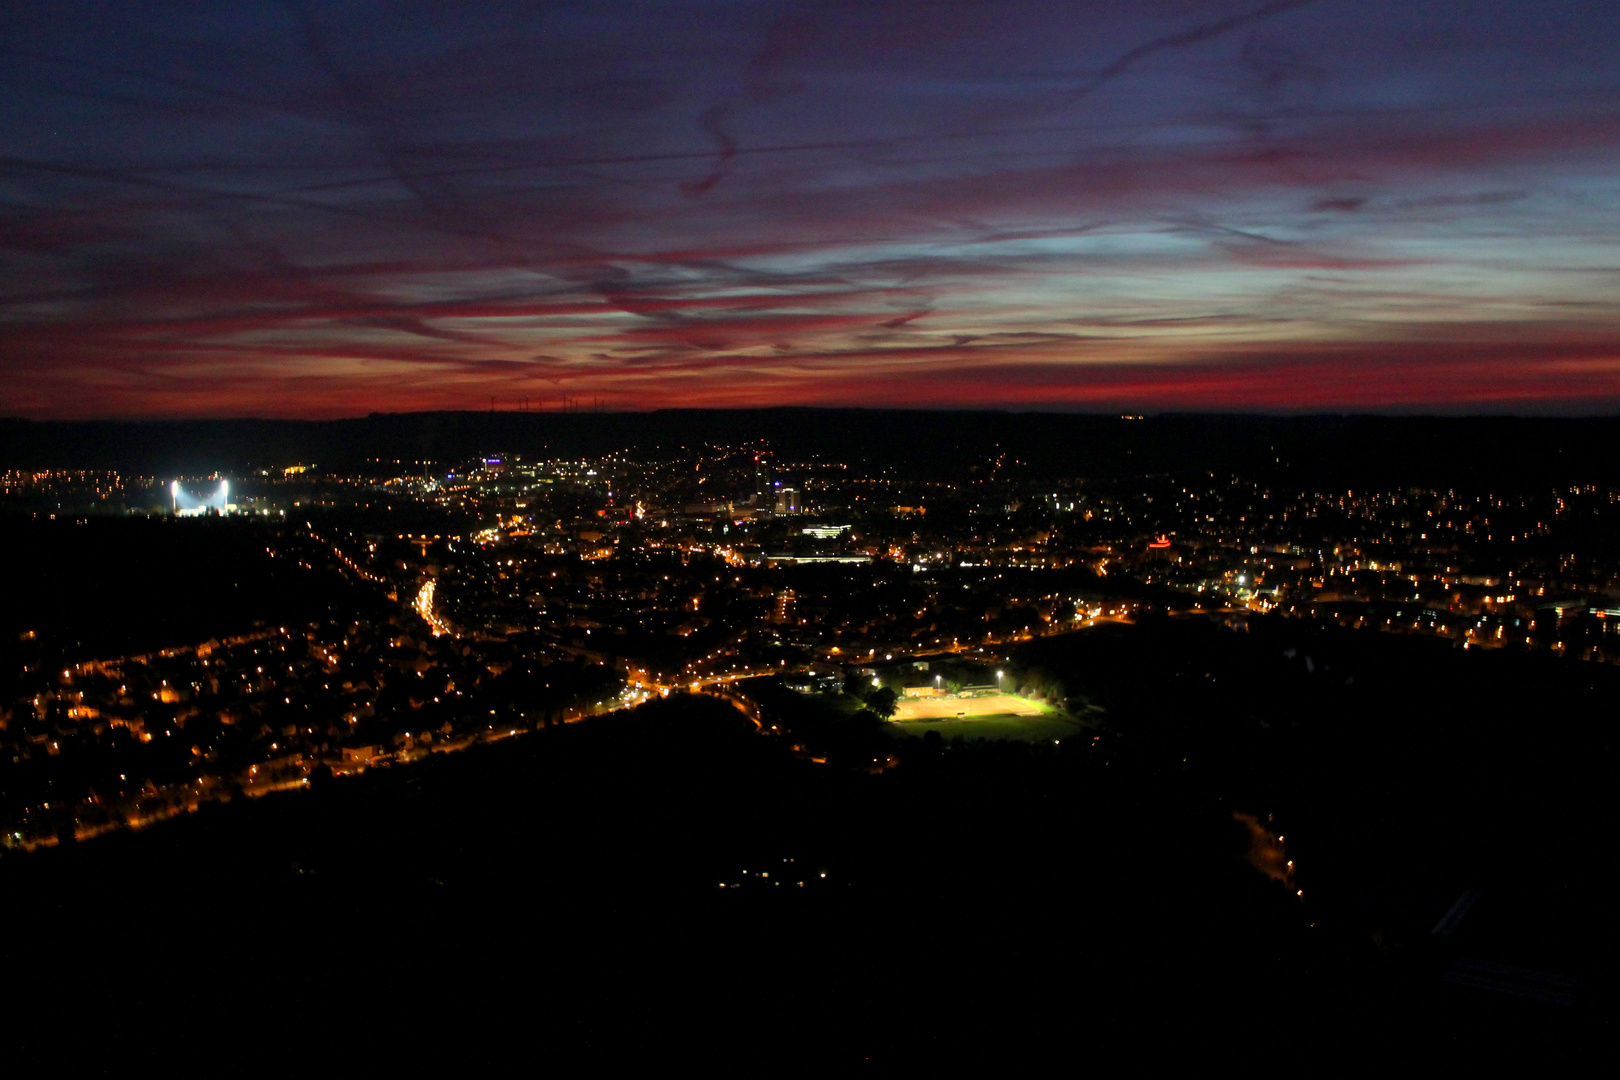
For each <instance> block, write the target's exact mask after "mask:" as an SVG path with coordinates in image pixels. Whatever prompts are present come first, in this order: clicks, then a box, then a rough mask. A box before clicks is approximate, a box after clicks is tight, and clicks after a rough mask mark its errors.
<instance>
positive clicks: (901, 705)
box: [894, 694, 1051, 720]
mask: <svg viewBox="0 0 1620 1080" xmlns="http://www.w3.org/2000/svg"><path fill="white" fill-rule="evenodd" d="M1050 711H1051V710H1049V709H1047V708H1045V707H1043V706H1040V705H1037V704H1035V703H1034V702H1033V701H1029V700H1027V699H1025V698H1021V697H1016V696H1014V695H1012V694H997V695H996V696H995V697H981V698H963V699H961V700H959V701H952V700H950V699H949V698H903V699H901V700H900V701H897V702H895V708H894V718H895V719H896V720H942V719H946V718H955V716H956V715H957V714H958V713H966V714H967V715H968V716H970V717H972V716H1042V715H1045V714H1046V713H1048V712H1050Z"/></svg>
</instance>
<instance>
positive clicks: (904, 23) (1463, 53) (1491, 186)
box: [0, 0, 1620, 418]
mask: <svg viewBox="0 0 1620 1080" xmlns="http://www.w3.org/2000/svg"><path fill="white" fill-rule="evenodd" d="M0 51H3V53H4V55H3V57H0V131H3V132H4V139H3V141H0V414H5V415H15V416H28V417H37V418H78V417H91V416H133V417H141V416H154V417H155V416H205V415H206V416H236V415H258V416H287V417H326V416H343V415H356V414H363V413H366V412H370V411H374V410H393V411H398V410H412V409H429V408H433V409H438V408H454V409H463V408H472V409H486V408H488V407H489V405H490V399H491V398H494V399H495V403H496V405H497V407H499V408H502V409H513V408H517V407H518V405H519V403H520V401H522V400H523V399H525V398H527V399H528V401H529V403H530V405H531V407H533V408H536V409H538V408H547V409H556V408H558V407H559V404H560V403H561V402H562V400H563V395H565V394H568V395H572V396H573V397H574V398H576V399H577V400H579V401H580V402H581V403H586V404H588V403H592V402H595V401H598V400H599V401H600V402H601V403H602V405H603V406H604V407H607V408H615V409H617V408H632V409H643V408H654V407H660V406H683V405H693V406H696V405H702V406H753V405H779V404H826V405H872V406H919V407H920V406H974V407H1009V408H1028V407H1034V408H1047V409H1083V410H1116V409H1118V410H1165V409H1177V410H1185V409H1218V410H1283V411H1287V410H1304V411H1323V410H1334V411H1338V410H1366V409H1376V410H1392V411H1417V412H1427V411H1444V412H1537V413H1561V412H1568V413H1589V412H1614V411H1617V410H1620V347H1617V344H1616V343H1617V341H1620V336H1617V331H1620V298H1617V292H1616V286H1617V285H1620V213H1617V211H1620V170H1617V168H1616V167H1617V165H1620V4H1616V3H1614V2H1613V0H1543V2H1539V3H1532V2H1530V0H1436V2H1428V0H1317V2H1310V0H1275V2H1271V3H1265V2H1259V0H1230V2H1229V0H1069V2H1064V3H1035V2H1030V3H1023V2H1018V0H995V2H987V3H955V2H948V0H910V2H884V0H850V2H829V3H820V2H818V3H767V2H761V0H746V2H736V3H718V2H715V3H695V2H687V3H659V2H645V0H638V2H634V3H629V2H624V3H608V2H601V0H598V2H595V3H544V2H523V3H519V2H516V0H478V2H476V3H462V4H449V3H432V4H428V3H412V2H395V3H360V2H356V3H347V2H336V0H333V2H320V3H315V2H305V0H284V2H282V3H268V2H267V3H251V2H232V0H215V2H207V3H202V2H196V0H187V2H184V3H161V2H139V3H123V4H115V3H107V4H79V3H63V2H61V0H55V2H51V3H45V2H37V3H29V2H19V3H8V4H6V5H5V6H4V7H3V8H0Z"/></svg>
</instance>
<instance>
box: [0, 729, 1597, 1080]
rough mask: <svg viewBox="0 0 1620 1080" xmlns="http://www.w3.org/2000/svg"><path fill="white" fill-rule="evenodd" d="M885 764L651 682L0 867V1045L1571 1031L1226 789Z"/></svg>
mask: <svg viewBox="0 0 1620 1080" xmlns="http://www.w3.org/2000/svg"><path fill="white" fill-rule="evenodd" d="M909 746H910V752H909V753H908V754H907V756H906V757H905V759H904V760H903V761H902V762H901V764H900V765H899V766H898V767H897V768H894V769H892V770H890V771H888V772H885V773H882V774H880V775H868V774H866V773H861V772H851V771H847V770H841V769H837V768H833V767H829V766H821V765H816V764H814V763H811V762H807V761H803V760H798V759H795V758H794V757H792V756H791V755H790V754H789V753H788V752H787V748H786V745H785V743H784V741H783V740H777V739H770V738H765V737H761V736H759V735H756V734H754V732H753V728H752V725H750V724H748V723H747V722H745V721H743V720H742V719H741V717H740V716H739V715H738V714H737V713H736V712H735V711H734V710H732V709H731V708H730V707H729V706H727V705H724V704H723V703H719V702H716V701H712V700H709V699H703V698H681V697H677V698H674V699H671V700H670V701H668V702H663V703H659V704H655V705H653V706H650V707H646V708H643V709H641V710H638V711H636V712H635V713H632V714H616V715H614V716H611V717H607V718H604V719H601V720H598V721H593V722H588V723H583V724H578V725H572V726H568V727H564V728H560V729H550V730H546V731H543V732H538V733H535V734H531V735H527V736H523V737H521V738H519V739H514V740H508V741H506V742H504V743H501V744H497V745H493V746H489V747H486V748H483V749H480V750H475V751H470V752H466V753H462V754H456V755H449V756H445V757H436V758H435V759H434V760H433V761H431V762H429V763H426V764H424V765H422V766H419V767H415V768H401V769H393V770H384V771H373V772H371V773H368V774H366V775H365V776H363V777H360V778H356V779H341V780H336V781H330V780H329V781H325V782H324V783H318V784H317V785H316V788H317V789H316V790H314V791H313V792H311V793H308V794H306V795H298V794H294V795H290V796H271V797H268V798H265V799H263V800H258V801H250V802H240V801H239V802H236V803H232V804H228V805H225V806H223V807H221V806H212V807H210V808H208V809H206V810H204V811H203V812H200V813H198V814H197V815H195V816H193V817H191V818H190V819H186V820H183V821H181V822H177V823H174V824H172V825H168V826H161V827H157V828H154V829H152V830H150V831H148V832H146V833H143V834H140V835H133V836H125V837H121V838H116V837H115V838H110V839H107V840H104V841H98V842H94V843H88V844H83V845H77V846H69V847H68V848H65V849H58V850H52V851H46V852H41V853H38V855H36V856H31V857H28V858H7V859H6V860H5V861H4V862H0V897H3V900H0V904H3V915H0V917H3V919H4V924H5V926H6V927H7V932H6V934H5V936H4V938H3V946H0V947H3V950H4V955H3V961H4V963H5V965H6V968H7V970H11V971H28V972H30V973H31V974H30V978H29V979H28V980H27V981H26V984H24V983H21V982H18V981H16V980H14V981H12V983H11V984H10V986H9V987H8V993H10V994H12V995H13V1000H12V1002H11V1003H10V1005H9V1006H8V1015H9V1016H10V1018H11V1019H12V1021H13V1023H14V1027H13V1031H14V1032H20V1033H22V1034H21V1035H20V1036H18V1035H14V1036H13V1048H12V1050H11V1051H10V1053H12V1054H13V1055H14V1060H20V1061H23V1062H27V1063H30V1064H33V1065H34V1066H35V1067H42V1066H44V1065H45V1064H46V1063H51V1064H53V1065H59V1064H62V1063H64V1062H65V1061H69V1060H76V1059H79V1058H83V1057H89V1058H92V1059H95V1060H98V1061H101V1062H111V1063H114V1064H121V1065H126V1066H127V1065H135V1064H145V1063H154V1064H155V1063H159V1062H168V1061H172V1060H175V1059H177V1058H185V1059H187V1060H191V1061H195V1062H198V1063H200V1064H202V1065H203V1067H204V1068H205V1069H211V1070H219V1071H224V1072H233V1071H238V1070H240V1069H241V1068H242V1067H243V1066H244V1065H249V1064H252V1065H254V1066H259V1067H262V1065H263V1064H265V1063H270V1062H276V1063H282V1062H289V1063H290V1062H294V1061H309V1060H328V1061H331V1060H352V1061H355V1062H356V1063H359V1062H366V1063H369V1064H371V1065H373V1066H375V1065H377V1064H380V1063H384V1062H397V1063H401V1064H403V1063H411V1064H412V1065H413V1066H415V1067H422V1066H423V1065H424V1064H425V1063H428V1062H433V1063H437V1064H452V1063H454V1064H456V1065H458V1066H460V1067H463V1068H465V1067H469V1066H471V1067H473V1068H479V1069H482V1068H488V1067H492V1066H496V1065H500V1064H504V1063H505V1062H506V1061H508V1060H509V1055H511V1054H512V1053H514V1052H521V1053H523V1054H526V1055H528V1057H529V1059H530V1060H533V1061H535V1062H536V1063H549V1064H563V1063H570V1062H572V1061H575V1060H581V1058H580V1056H579V1055H582V1054H583V1055H588V1059H589V1060H596V1061H608V1060H614V1059H620V1058H626V1059H628V1058H636V1059H656V1060H663V1061H677V1060H679V1061H687V1060H690V1061H694V1062H698V1063H707V1064H710V1065H712V1066H714V1067H719V1066H720V1065H722V1064H724V1063H725V1062H727V1061H736V1060H739V1059H740V1060H748V1061H752V1062H756V1063H760V1064H762V1065H766V1064H768V1065H769V1067H773V1068H774V1067H783V1066H792V1065H795V1064H803V1063H826V1064H844V1065H854V1064H859V1063H863V1062H871V1063H874V1064H877V1063H885V1064H899V1063H901V1062H906V1063H919V1064H924V1063H937V1064H944V1063H946V1062H953V1063H957V1064H963V1063H975V1064H989V1063H991V1062H1000V1063H1002V1064H1004V1065H1005V1064H1007V1063H1012V1062H1024V1063H1030V1064H1033V1063H1035V1062H1039V1061H1049V1060H1051V1055H1052V1054H1054V1053H1070V1054H1077V1055H1081V1056H1085V1055H1091V1056H1092V1058H1093V1059H1094V1060H1099V1061H1101V1060H1105V1059H1107V1058H1109V1057H1111V1056H1112V1055H1113V1054H1115V1053H1120V1052H1129V1053H1131V1054H1133V1055H1136V1056H1141V1055H1144V1054H1145V1055H1147V1056H1149V1057H1159V1056H1171V1057H1174V1058H1177V1059H1179V1058H1182V1057H1201V1058H1207V1056H1208V1055H1210V1054H1211V1053H1217V1054H1218V1055H1219V1056H1222V1057H1230V1056H1231V1054H1232V1053H1233V1052H1235V1047H1236V1046H1237V1044H1238V1043H1242V1042H1247V1041H1250V1040H1251V1038H1252V1036H1250V1035H1245V1032H1249V1031H1252V1030H1253V1029H1254V1028H1255V1027H1256V1026H1258V1027H1259V1028H1260V1029H1262V1030H1263V1031H1264V1032H1265V1034H1264V1037H1263V1040H1262V1041H1263V1043H1264V1046H1265V1047H1266V1053H1267V1054H1268V1055H1269V1054H1272V1053H1278V1054H1288V1053H1290V1048H1291V1047H1292V1048H1294V1049H1295V1050H1297V1049H1299V1048H1301V1047H1307V1046H1312V1045H1321V1044H1320V1043H1318V1042H1317V1040H1327V1041H1328V1043H1329V1044H1331V1045H1341V1044H1343V1045H1345V1046H1346V1048H1347V1050H1348V1051H1355V1050H1357V1049H1365V1050H1368V1051H1374V1050H1375V1047H1376V1046H1378V1045H1382V1046H1389V1045H1395V1044H1397V1042H1398V1044H1399V1045H1402V1046H1403V1047H1407V1048H1408V1049H1407V1052H1408V1053H1410V1052H1411V1049H1410V1048H1411V1047H1412V1045H1413V1044H1412V1043H1411V1042H1410V1039H1411V1038H1412V1037H1420V1038H1422V1039H1423V1040H1425V1041H1426V1043H1427V1044H1428V1046H1429V1047H1430V1048H1431V1049H1434V1048H1439V1049H1441V1050H1446V1048H1447V1047H1449V1046H1451V1045H1452V1042H1453V1041H1454V1040H1456V1039H1463V1040H1465V1043H1464V1048H1465V1049H1469V1048H1470V1047H1471V1049H1470V1053H1472V1052H1475V1051H1480V1050H1485V1051H1491V1052H1494V1051H1497V1050H1500V1049H1501V1048H1503V1047H1504V1046H1510V1045H1517V1044H1518V1043H1519V1042H1520V1040H1521V1039H1535V1040H1541V1039H1551V1040H1552V1041H1551V1042H1549V1043H1547V1044H1546V1045H1548V1046H1551V1047H1552V1048H1553V1049H1552V1050H1551V1051H1549V1052H1550V1053H1552V1054H1553V1055H1554V1058H1555V1059H1556V1056H1557V1054H1559V1053H1562V1052H1564V1048H1573V1047H1576V1046H1578V1045H1579V1043H1580V1040H1581V1039H1582V1038H1584V1037H1585V1032H1586V1030H1587V1027H1586V1025H1587V1024H1588V1023H1589V1018H1588V1017H1587V1016H1586V1014H1585V1013H1583V1012H1580V1011H1575V1012H1571V1011H1568V1010H1563V1011H1543V1012H1536V1011H1530V1012H1523V1011H1517V1012H1513V1011H1510V1013H1509V1015H1510V1016H1511V1018H1512V1019H1513V1021H1514V1023H1515V1024H1516V1025H1517V1028H1516V1029H1514V1030H1511V1031H1503V1030H1493V1029H1492V1027H1491V1024H1492V1023H1493V1022H1494V1019H1495V1017H1496V1014H1495V1013H1491V1012H1486V1013H1481V1012H1479V1011H1477V1010H1467V1011H1461V1012H1459V1011H1457V1010H1456V1009H1455V1008H1454V1006H1453V1004H1452V1003H1451V1001H1450V999H1449V998H1447V997H1445V996H1444V995H1442V994H1439V993H1437V991H1436V990H1435V987H1434V985H1433V981H1432V979H1431V978H1430V976H1429V973H1428V972H1427V971H1426V969H1425V968H1424V963H1425V961H1424V960H1423V959H1422V957H1420V956H1418V955H1416V954H1412V955H1409V956H1405V957H1402V956H1394V957H1391V956H1388V955H1380V954H1379V953H1378V951H1377V950H1376V949H1375V948H1373V947H1371V946H1370V945H1368V944H1367V943H1366V942H1365V941H1358V940H1356V939H1354V938H1353V937H1352V936H1349V935H1346V934H1343V933H1340V932H1338V931H1319V930H1317V929H1313V928H1312V927H1311V925H1310V923H1311V921H1312V919H1311V916H1310V909H1309V908H1308V907H1304V906H1302V905H1300V904H1299V903H1298V902H1297V901H1296V900H1295V898H1294V897H1292V896H1291V895H1290V894H1289V892H1288V891H1287V889H1286V888H1284V887H1282V886H1281V885H1280V884H1279V883H1277V882H1275V881H1272V880H1269V879H1267V878H1266V877H1264V876H1263V875H1261V874H1260V873H1258V872H1257V871H1255V870H1254V869H1253V868H1251V867H1250V866H1249V865H1247V864H1246V863H1245V862H1244V857H1243V856H1244V852H1245V848H1246V843H1247V838H1246V835H1245V832H1244V830H1243V829H1242V828H1241V827H1239V826H1238V825H1236V824H1235V823H1234V821H1233V820H1232V818H1231V815H1230V807H1229V806H1227V805H1223V804H1222V803H1221V802H1220V801H1219V800H1218V799H1212V798H1210V797H1209V795H1208V793H1207V792H1204V791H1201V790H1199V789H1198V788H1197V787H1196V786H1194V785H1189V784H1187V783H1185V782H1183V780H1182V779H1181V778H1178V777H1176V776H1174V775H1170V774H1166V773H1163V772H1160V771H1156V770H1153V769H1144V768H1140V767H1137V766H1135V765H1133V764H1132V758H1131V757H1130V756H1129V755H1115V754H1113V753H1111V752H1110V751H1108V750H1106V749H1102V750H1096V749H1092V748H1091V747H1088V746H1081V745H1077V746H1074V747H1073V748H1072V749H1066V750H1065V749H1055V748H1052V749H1041V748H1034V747H1026V746H1021V745H1010V744H997V745H978V746H957V747H954V748H949V749H941V748H937V747H935V746H934V745H933V744H932V743H931V742H928V741H919V742H917V743H911V744H909ZM822 874H825V875H826V877H822V876H821V875H822ZM800 882H803V884H802V885H801V884H800ZM722 883H724V884H725V885H726V886H727V887H726V888H721V887H720V885H721V884H722ZM1167 1024H1168V1025H1170V1028H1171V1029H1173V1032H1172V1033H1171V1034H1169V1035H1167V1028H1166V1025H1167ZM1436 1025H1439V1026H1438V1027H1437V1026H1436ZM58 1032H59V1034H58ZM1452 1052H1454V1051H1452Z"/></svg>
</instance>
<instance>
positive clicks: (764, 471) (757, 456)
mask: <svg viewBox="0 0 1620 1080" xmlns="http://www.w3.org/2000/svg"><path fill="white" fill-rule="evenodd" d="M772 502H773V498H772V493H771V452H770V451H769V450H759V451H756V452H755V453H754V505H755V506H756V507H769V506H771V505H772Z"/></svg>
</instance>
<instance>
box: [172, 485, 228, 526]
mask: <svg viewBox="0 0 1620 1080" xmlns="http://www.w3.org/2000/svg"><path fill="white" fill-rule="evenodd" d="M230 494H231V482H230V481H229V480H221V481H220V482H219V487H218V488H216V489H214V490H213V491H211V492H210V493H208V494H207V495H202V496H198V495H193V494H192V493H191V492H189V491H187V490H185V489H184V488H182V487H181V486H180V481H178V480H176V481H174V482H172V483H171V484H170V485H169V509H170V510H172V511H173V512H174V515H175V516H176V517H198V516H201V515H203V514H209V513H213V514H229V513H234V512H235V510H236V504H235V503H232V502H230V501H229V500H230Z"/></svg>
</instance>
